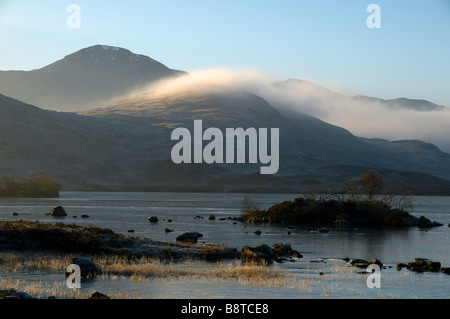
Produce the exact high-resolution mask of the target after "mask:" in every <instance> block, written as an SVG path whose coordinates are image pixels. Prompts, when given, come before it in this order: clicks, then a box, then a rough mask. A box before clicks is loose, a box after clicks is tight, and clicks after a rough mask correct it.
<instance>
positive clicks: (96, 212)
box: [0, 192, 450, 298]
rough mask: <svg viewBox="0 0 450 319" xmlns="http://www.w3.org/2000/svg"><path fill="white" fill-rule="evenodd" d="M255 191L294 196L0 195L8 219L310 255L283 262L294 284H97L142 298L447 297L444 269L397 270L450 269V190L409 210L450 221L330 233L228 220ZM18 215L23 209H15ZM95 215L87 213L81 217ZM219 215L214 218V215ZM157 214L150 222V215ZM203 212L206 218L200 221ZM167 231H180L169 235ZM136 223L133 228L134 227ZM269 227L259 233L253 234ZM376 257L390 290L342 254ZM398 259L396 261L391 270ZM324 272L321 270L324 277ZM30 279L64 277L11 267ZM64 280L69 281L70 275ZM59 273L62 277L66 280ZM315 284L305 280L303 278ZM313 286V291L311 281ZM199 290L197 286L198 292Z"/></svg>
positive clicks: (268, 199) (275, 199) (272, 200)
mask: <svg viewBox="0 0 450 319" xmlns="http://www.w3.org/2000/svg"><path fill="white" fill-rule="evenodd" d="M245 196H250V197H251V198H252V200H253V201H255V202H257V203H258V206H259V207H260V208H268V207H270V206H271V205H273V204H276V203H279V202H282V201H284V200H292V199H294V198H295V197H298V196H299V195H296V194H210V193H107V192H62V193H61V197H60V198H57V199H0V219H1V220H17V219H23V220H39V221H44V222H55V221H58V222H67V223H77V224H81V225H94V226H99V227H104V228H110V229H112V230H114V231H115V232H118V233H123V234H127V235H132V236H142V237H148V238H151V239H153V240H159V241H175V238H176V237H177V236H178V235H179V234H181V233H183V232H186V231H198V232H200V233H202V234H203V237H202V238H201V242H205V243H212V244H216V243H221V244H225V245H226V246H231V247H235V248H238V249H239V248H242V247H243V246H244V245H249V246H253V245H259V244H268V245H272V244H275V243H280V242H286V243H289V244H291V245H292V247H293V248H294V249H295V250H297V251H299V252H300V253H302V255H303V258H301V259H298V260H296V261H295V262H289V263H284V264H276V267H278V268H280V269H282V270H284V271H287V272H289V273H290V274H293V275H296V276H298V281H294V282H293V283H292V285H289V286H286V287H283V288H280V287H258V286H251V285H242V284H238V283H236V282H232V281H231V282H221V283H220V284H218V283H214V282H212V281H211V280H206V281H205V280H201V279H195V280H194V279H192V280H173V281H168V282H145V281H144V282H136V281H134V282H133V281H130V280H127V279H115V280H108V279H105V278H99V279H97V280H95V281H94V282H92V283H89V285H88V287H86V289H87V288H89V289H96V290H99V291H114V290H118V289H122V290H127V291H130V292H132V293H133V294H136V295H139V297H143V298H159V297H164V298H171V297H173V298H208V297H212V298H216V297H217V298H449V297H450V276H449V275H445V274H442V273H412V272H410V271H408V270H402V271H397V270H396V269H395V266H396V264H397V263H400V262H402V263H408V262H411V261H414V258H417V257H423V258H430V259H434V260H438V261H440V262H441V264H442V266H443V267H450V239H449V237H450V228H449V227H447V225H448V224H450V197H431V196H424V197H422V196H415V197H413V204H414V208H413V209H411V210H410V213H412V214H413V215H415V216H417V217H420V216H422V215H424V216H426V217H428V218H429V219H430V220H436V221H438V222H440V223H442V224H444V226H441V227H434V228H432V229H428V230H423V229H419V228H417V227H411V228H408V229H402V230H370V229H351V230H334V229H331V231H330V232H328V233H321V232H316V231H314V230H311V229H304V228H298V227H286V226H284V225H269V224H259V225H245V224H243V223H240V222H238V223H235V222H233V221H232V220H230V219H229V218H228V217H237V216H239V215H240V214H241V211H240V208H241V201H242V199H243V198H244V197H245ZM55 206H63V207H64V209H65V210H66V212H67V214H68V216H67V217H64V218H58V219H55V218H53V217H51V216H48V215H46V214H47V213H49V212H50V211H51V209H52V208H54V207H55ZM13 213H16V214H14V215H13ZM81 215H88V216H89V217H88V218H81ZM209 215H214V216H215V220H208V216H209ZM151 216H156V217H158V220H159V221H158V223H149V222H148V217H151ZM196 216H199V217H200V218H198V217H197V218H195V217H196ZM165 228H169V229H171V230H173V232H168V233H166V232H164V229H165ZM129 230H133V231H134V232H133V233H129ZM256 230H261V235H255V234H254V232H255V231H256ZM345 257H348V258H350V259H355V258H362V259H369V260H371V259H372V258H378V259H380V260H381V261H382V262H383V264H384V265H385V266H387V267H388V268H387V269H386V270H383V271H382V288H381V289H377V288H372V289H370V288H368V287H367V285H366V276H365V275H362V274H361V273H360V272H361V270H360V269H358V270H356V269H355V268H353V267H348V265H347V263H345V262H344V261H343V260H342V259H343V258H345ZM389 266H392V267H393V268H389ZM320 272H322V273H323V275H318V273H320ZM6 275H8V276H13V277H14V278H18V279H26V280H30V281H33V280H40V281H41V280H60V279H59V277H57V276H56V277H55V275H50V274H49V275H43V274H21V273H14V274H3V276H6ZM62 279H63V278H62ZM62 279H61V280H62ZM305 281H308V285H307V287H306V286H305V284H304V282H305ZM305 287H306V288H305ZM193 292H195V293H193Z"/></svg>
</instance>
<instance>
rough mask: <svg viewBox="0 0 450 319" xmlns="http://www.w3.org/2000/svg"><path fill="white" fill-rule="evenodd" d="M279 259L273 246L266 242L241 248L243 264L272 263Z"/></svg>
mask: <svg viewBox="0 0 450 319" xmlns="http://www.w3.org/2000/svg"><path fill="white" fill-rule="evenodd" d="M274 260H275V261H279V260H278V257H277V256H276V255H275V253H274V251H273V250H272V248H270V247H269V246H268V245H266V244H262V245H259V246H255V247H249V246H244V247H242V249H241V262H242V264H247V263H251V264H253V263H256V264H264V265H268V264H271V263H272V262H273V261H274Z"/></svg>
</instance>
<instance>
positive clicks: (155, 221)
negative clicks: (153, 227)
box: [148, 216, 158, 223]
mask: <svg viewBox="0 0 450 319" xmlns="http://www.w3.org/2000/svg"><path fill="white" fill-rule="evenodd" d="M148 221H149V222H150V223H157V222H158V217H156V216H152V217H149V218H148Z"/></svg>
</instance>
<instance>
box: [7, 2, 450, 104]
mask: <svg viewBox="0 0 450 319" xmlns="http://www.w3.org/2000/svg"><path fill="white" fill-rule="evenodd" d="M70 4H76V5H78V6H79V8H80V10H81V14H80V18H81V19H80V22H81V27H80V28H68V26H67V23H66V20H67V18H68V17H69V15H70V13H68V12H67V11H66V9H67V7H68V6H69V5H70ZM370 4H377V5H379V7H380V9H381V28H373V29H370V28H368V26H367V24H366V20H367V18H368V17H369V15H370V13H368V12H367V11H366V8H367V6H368V5H370ZM94 44H106V45H113V46H119V47H124V48H127V49H129V50H131V51H133V52H134V53H139V54H144V55H148V56H150V57H152V58H154V59H156V60H158V61H160V62H162V63H163V64H165V65H167V66H168V67H170V68H175V69H182V70H186V71H188V72H192V71H197V70H204V69H210V68H217V67H224V68H228V67H230V68H234V67H245V68H251V69H255V70H258V71H260V72H262V73H264V74H267V75H268V76H271V77H274V78H275V79H277V80H284V79H287V78H296V79H306V80H310V81H312V82H314V83H317V84H321V85H323V86H326V87H328V88H331V89H334V90H337V91H340V92H343V93H350V94H364V95H369V96H376V97H379V98H397V97H409V98H421V99H427V100H430V101H432V102H434V103H437V104H441V105H446V106H450V0H429V1H424V0H408V1H403V0H370V1H363V0H339V1H336V0H318V1H312V0H311V1H301V0H295V1H282V0H281V1H265V0H241V1H234V0H221V1H217V0H191V1H186V0H185V1H174V0H168V1H134V0H128V1H102V0H95V1H92V0H91V1H81V0H80V1H78V0H73V1H57V0H39V1H31V0H28V1H25V0H23V1H19V0H14V1H8V0H0V48H1V49H0V70H30V69H36V68H41V67H43V66H45V65H47V64H50V63H52V62H54V61H56V60H58V59H61V58H63V57H64V56H65V55H67V54H70V53H72V52H74V51H77V50H79V49H81V48H84V47H87V46H91V45H94Z"/></svg>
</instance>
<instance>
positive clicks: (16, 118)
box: [0, 46, 450, 194]
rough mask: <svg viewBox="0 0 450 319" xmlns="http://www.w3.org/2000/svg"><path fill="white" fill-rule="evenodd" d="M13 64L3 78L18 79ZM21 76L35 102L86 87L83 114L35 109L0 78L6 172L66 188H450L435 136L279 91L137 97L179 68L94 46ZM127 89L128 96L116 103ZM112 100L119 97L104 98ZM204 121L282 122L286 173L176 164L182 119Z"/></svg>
mask: <svg viewBox="0 0 450 319" xmlns="http://www.w3.org/2000/svg"><path fill="white" fill-rule="evenodd" d="M145 66H148V67H147V68H146V67H145ZM133 67H134V69H133ZM15 72H19V71H15ZM15 72H12V73H7V75H5V73H2V75H1V76H2V77H5V76H6V77H11V78H12V79H13V78H14V77H15V76H16V75H15V74H16V73H15ZM19 73H20V72H19ZM24 74H26V76H24V78H25V77H28V80H27V81H29V82H28V86H27V85H25V84H23V83H22V84H18V83H19V82H14V81H12V80H11V83H16V85H25V86H23V87H25V88H28V89H29V90H30V91H32V90H36V91H35V92H31V93H30V94H31V95H30V97H29V98H30V99H31V100H34V99H35V100H36V101H41V102H42V100H43V99H45V98H46V97H45V94H42V93H40V92H38V88H39V89H40V90H43V92H46V94H49V99H53V100H54V101H56V100H58V99H59V100H61V101H63V100H64V99H63V97H64V96H68V95H71V96H73V97H74V98H75V97H76V96H78V95H79V96H80V97H79V100H78V102H77V101H75V102H74V101H71V103H72V107H75V108H76V109H78V112H77V113H74V112H61V111H58V112H57V111H54V110H49V109H48V107H42V108H41V107H36V106H33V105H31V104H34V102H33V103H29V104H27V103H24V102H22V101H19V100H17V99H16V98H13V97H8V96H6V95H7V94H5V92H4V91H3V88H4V87H3V86H0V93H2V94H5V95H1V94H0V146H1V147H0V176H3V175H11V176H17V177H25V176H29V175H30V174H31V173H33V172H35V171H46V172H48V173H49V174H51V175H52V176H53V177H54V178H55V179H56V180H57V181H58V182H60V183H61V184H62V186H63V189H65V190H157V191H169V190H170V191H226V192H231V191H234V192H285V193H287V192H292V193H299V192H305V191H317V190H324V191H335V190H338V189H339V188H340V187H341V186H342V185H343V183H344V181H345V180H346V179H347V178H358V177H359V175H361V174H362V173H364V172H366V171H367V170H368V169H372V168H374V169H377V170H378V171H379V172H380V173H382V176H383V178H384V179H385V182H386V184H387V185H388V186H389V187H392V188H399V189H404V190H410V191H412V192H414V193H421V194H424V193H428V194H443V193H446V194H450V155H449V154H447V153H445V152H442V151H441V150H440V149H439V148H437V147H436V146H435V145H433V144H430V143H426V142H424V141H419V140H400V141H388V140H384V139H379V138H362V137H358V136H355V135H353V134H352V133H351V132H350V131H348V130H346V129H345V128H342V127H338V126H335V125H331V124H329V123H326V122H324V121H322V120H320V119H318V118H316V117H314V116H311V115H308V114H305V113H303V112H300V111H299V110H297V109H295V108H288V107H284V106H283V103H282V101H281V99H280V98H274V99H272V100H271V99H268V98H264V97H263V96H261V95H260V94H256V93H255V92H250V91H245V90H243V89H240V88H230V87H221V86H217V85H212V84H211V86H201V87H200V86H196V87H185V88H183V89H177V90H176V91H174V90H157V89H155V88H159V86H154V87H152V89H150V88H148V87H147V86H145V87H146V89H145V90H144V89H140V90H135V91H132V93H130V91H129V90H130V88H131V87H137V86H141V85H143V84H144V83H148V81H156V80H158V79H170V78H172V77H174V76H178V75H179V74H180V72H179V71H175V70H171V69H169V68H167V67H165V66H163V65H162V64H160V63H158V62H156V61H154V60H152V59H150V58H148V57H143V56H137V55H134V54H132V53H131V52H130V51H128V50H125V49H120V48H114V47H107V46H94V47H90V48H86V49H82V50H80V51H78V52H75V53H74V54H72V55H69V56H67V57H65V58H64V59H62V60H60V61H57V62H55V63H53V64H51V65H49V66H48V67H45V68H43V69H40V70H36V71H28V72H25V73H24ZM30 74H31V75H30ZM119 74H120V75H121V76H120V77H119ZM11 75H12V76H11ZM22 75H23V74H22ZM120 79H121V80H120ZM2 81H6V80H4V79H3V80H2ZM6 82H7V83H8V85H10V86H13V84H11V83H10V82H8V81H6ZM98 82H100V83H98ZM128 82H129V83H128ZM49 83H50V84H49ZM298 83H300V84H301V85H302V87H303V89H304V90H307V91H305V92H313V94H311V95H310V97H311V99H310V100H309V102H308V101H307V100H306V99H304V100H301V99H299V100H298V103H304V104H306V103H311V104H310V106H311V107H314V105H315V104H314V103H319V102H320V98H321V97H323V96H326V95H327V96H329V97H330V96H331V97H334V98H335V99H337V98H339V96H340V95H339V94H337V93H334V92H332V91H329V90H327V89H324V88H321V87H318V86H315V85H314V84H312V83H309V82H298V81H289V83H288V84H289V85H297V84H298ZM286 84H287V83H281V84H279V85H281V86H283V85H286ZM72 85H73V86H74V87H73V88H72ZM45 90H47V91H45ZM121 90H122V91H121ZM24 91H27V90H24ZM72 91H73V92H72ZM79 92H84V93H83V94H80V93H79ZM119 92H125V93H129V94H126V95H125V96H124V97H121V98H116V99H113V98H114V97H116V96H117V95H118V94H119ZM278 92H281V93H280V96H282V95H283V94H282V90H280V91H278ZM50 93H52V94H53V95H52V94H50ZM33 96H35V98H34V97H33ZM303 96H305V95H303ZM314 99H316V101H315V102H314ZM82 100H85V101H84V102H82ZM88 100H92V101H88ZM106 100H108V101H112V102H109V103H106V104H105V103H104V102H102V101H106ZM58 103H59V102H58ZM77 103H79V104H77ZM94 104H95V106H94V107H91V108H89V109H84V110H83V108H84V107H87V106H88V105H94ZM81 105H83V107H81ZM302 106H304V105H302ZM197 119H200V120H202V123H203V129H206V128H208V127H215V128H219V129H220V130H221V131H222V132H225V129H226V128H238V127H242V128H244V129H245V128H251V127H253V128H256V129H258V128H269V129H270V128H279V130H280V134H279V160H280V162H279V169H278V172H277V173H276V174H274V175H261V174H260V167H261V166H262V164H261V163H256V164H227V163H225V164H205V163H203V164H200V163H199V164H174V163H173V162H172V160H171V150H172V147H173V146H174V145H175V144H176V143H177V141H172V140H171V133H172V131H173V130H174V129H175V128H177V127H184V128H187V129H189V130H190V132H193V124H194V120H197ZM206 143H207V142H204V144H206Z"/></svg>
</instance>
